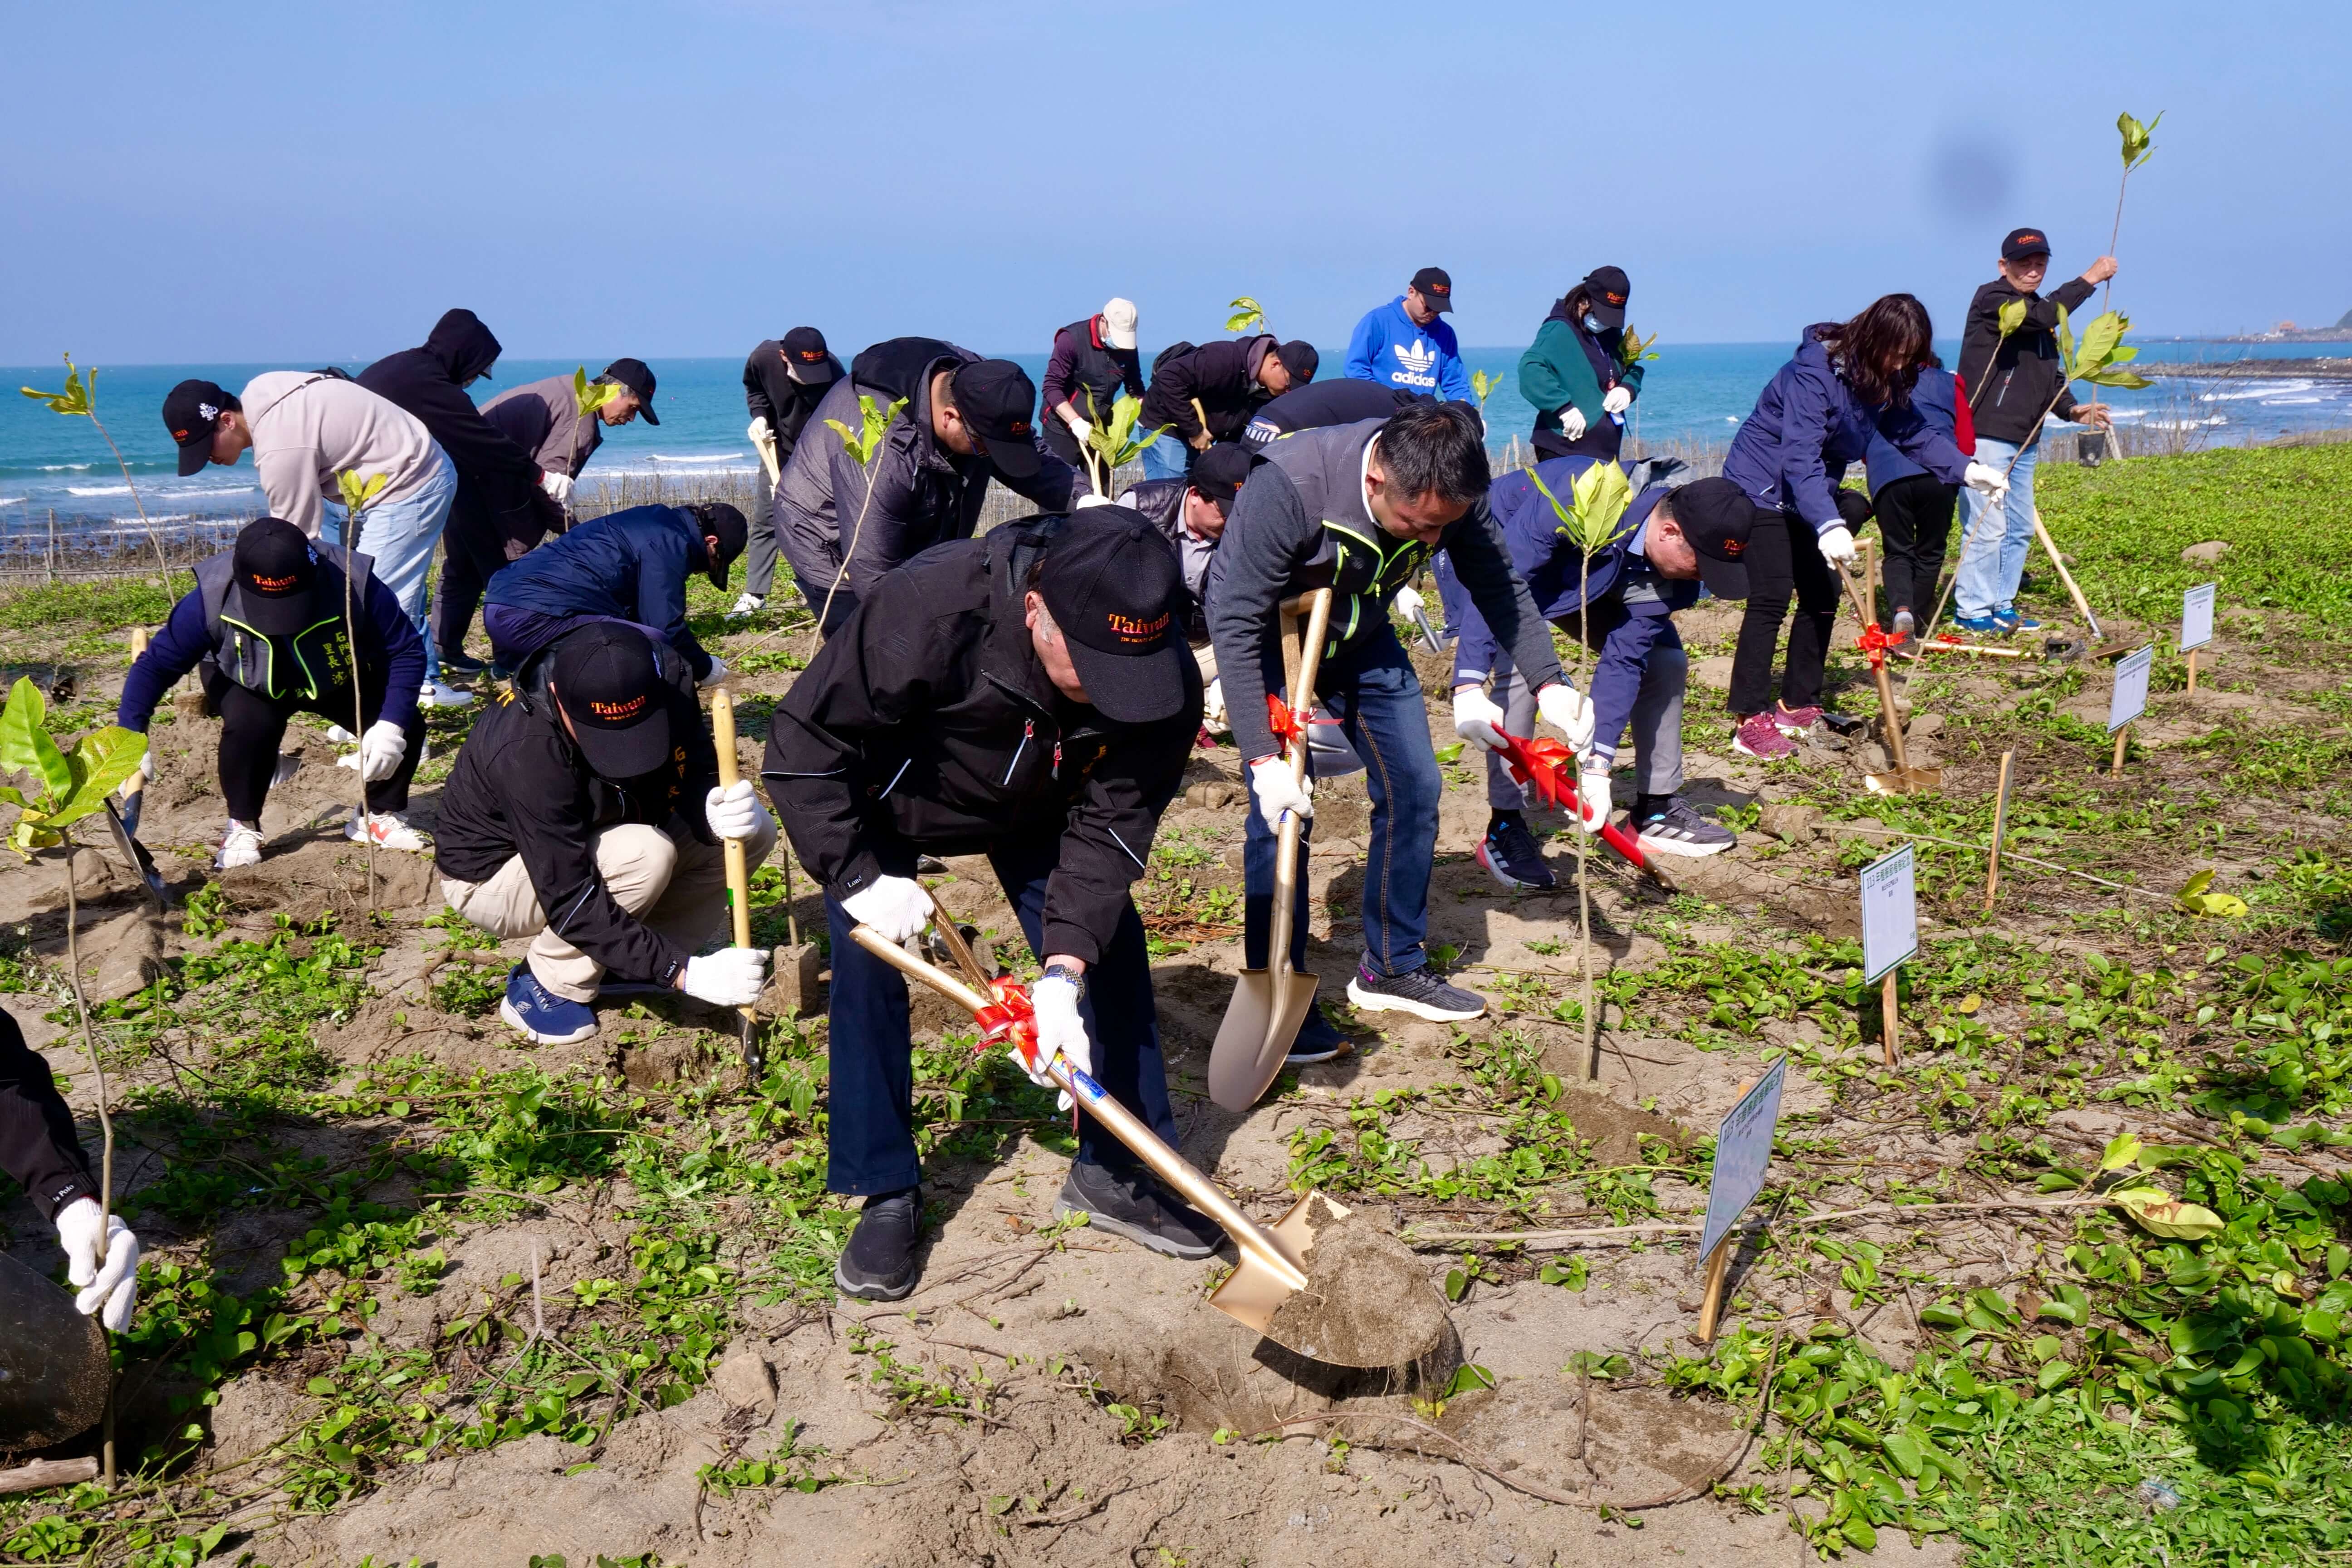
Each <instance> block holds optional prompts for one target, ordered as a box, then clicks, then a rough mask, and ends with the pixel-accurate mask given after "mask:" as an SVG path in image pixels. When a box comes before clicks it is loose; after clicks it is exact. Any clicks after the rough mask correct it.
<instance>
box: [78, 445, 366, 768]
mask: <svg viewBox="0 0 2352 1568" xmlns="http://www.w3.org/2000/svg"><path fill="white" fill-rule="evenodd" d="M130 493H131V487H130V486H129V485H68V486H67V487H66V494H68V495H69V496H127V495H129V494H130ZM352 809H353V810H354V811H356V810H358V809H359V808H358V807H357V806H354V807H352Z"/></svg>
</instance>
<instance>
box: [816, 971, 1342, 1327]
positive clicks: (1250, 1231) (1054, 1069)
mask: <svg viewBox="0 0 2352 1568" xmlns="http://www.w3.org/2000/svg"><path fill="white" fill-rule="evenodd" d="M849 937H850V940H851V941H852V942H856V944H857V945H858V946H860V947H862V948H864V949H865V950H866V952H870V953H872V954H873V955H874V956H875V957H877V958H878V959H880V960H881V961H882V962H883V963H887V964H888V965H889V966H890V967H891V968H893V969H895V970H897V971H898V973H901V974H904V975H906V976H907V977H908V978H909V979H912V980H919V981H921V982H922V983H923V984H926V985H928V986H929V987H930V988H931V989H932V990H934V991H937V992H939V993H940V994H941V995H943V996H946V997H948V998H950V1000H952V1001H956V1002H960V1003H961V1004H962V1005H964V1007H965V1008H966V1009H968V1010H969V1011H971V1012H973V1013H977V1012H979V1011H980V1010H981V1009H982V1007H986V1006H990V1005H993V1004H992V999H991V998H989V997H987V996H983V995H982V994H980V993H979V992H977V991H974V990H973V989H972V988H971V986H969V985H966V984H963V983H962V982H961V981H960V980H958V979H956V977H955V976H954V975H952V974H950V973H947V971H945V970H943V969H940V967H938V966H937V965H936V964H930V963H924V962H923V961H922V960H921V959H919V958H917V957H916V956H915V955H914V954H913V953H911V952H908V951H907V950H906V949H905V948H902V947H900V946H899V945H898V943H896V942H890V941H887V940H886V939H885V938H884V937H883V935H882V933H881V932H879V931H876V930H874V928H873V927H871V926H866V925H858V926H852V927H851V928H850V931H849ZM1045 1076H1046V1077H1047V1078H1049V1079H1053V1081H1054V1086H1055V1088H1056V1089H1060V1090H1062V1092H1063V1093H1065V1094H1066V1095H1068V1096H1069V1097H1070V1099H1071V1100H1074V1101H1076V1103H1077V1104H1079V1105H1082V1106H1084V1107H1086V1110H1087V1115H1089V1116H1091V1117H1093V1118H1094V1119H1095V1120H1096V1121H1099V1122H1100V1123H1102V1126H1103V1130H1104V1131H1107V1132H1108V1133H1109V1134H1110V1135H1111V1136H1112V1137H1114V1138H1116V1139H1118V1141H1119V1142H1121V1143H1123V1144H1125V1145H1127V1147H1128V1149H1129V1151H1130V1152H1133V1154H1134V1155H1135V1157H1136V1158H1137V1159H1139V1160H1140V1161H1142V1162H1143V1163H1144V1164H1145V1166H1146V1167H1148V1168H1149V1169H1150V1172H1151V1173H1152V1174H1153V1175H1155V1176H1157V1177H1159V1178H1160V1180H1161V1181H1163V1182H1165V1183H1167V1184H1169V1185H1170V1186H1171V1187H1173V1188H1174V1189H1175V1190H1176V1193H1177V1195H1178V1196H1180V1197H1181V1198H1182V1199H1183V1200H1184V1201H1185V1202H1186V1203H1188V1204H1191V1205H1192V1206H1193V1207H1194V1208H1196V1209H1199V1210H1200V1211H1201V1212H1202V1214H1204V1215H1208V1216H1209V1217H1210V1218H1211V1219H1213V1220H1214V1221H1216V1222H1217V1224H1218V1225H1219V1226H1221V1227H1223V1230H1224V1233H1225V1234H1226V1235H1227V1236H1230V1237H1233V1238H1234V1246H1236V1247H1241V1248H1243V1249H1244V1251H1246V1252H1247V1253H1248V1254H1249V1255H1250V1256H1251V1257H1252V1258H1255V1259H1256V1260H1257V1261H1258V1262H1259V1263H1261V1264H1263V1265H1265V1267H1266V1268H1270V1269H1272V1270H1273V1271H1274V1274H1275V1277H1276V1279H1281V1280H1283V1281H1284V1282H1285V1283H1286V1284H1288V1285H1289V1286H1290V1288H1291V1289H1294V1290H1296V1289H1304V1288H1305V1286H1306V1284H1307V1276H1306V1275H1304V1274H1302V1273H1301V1272H1299V1269H1298V1267H1297V1265H1296V1264H1294V1263H1292V1262H1291V1261H1290V1259H1288V1258H1285V1257H1284V1256H1283V1255H1282V1249H1281V1248H1280V1247H1276V1245H1275V1241H1274V1237H1271V1236H1268V1235H1267V1234H1266V1233H1265V1228H1264V1227H1263V1226H1260V1225H1259V1224H1258V1223H1257V1222H1256V1221H1255V1220H1254V1219H1252V1218H1250V1216H1249V1215H1245V1214H1244V1213H1242V1211H1241V1210H1240V1209H1239V1208H1238V1207H1236V1206H1235V1205H1234V1201H1233V1200H1232V1199H1231V1198H1229V1197H1227V1196H1225V1194H1223V1192H1221V1191H1219V1190H1218V1188H1217V1184H1215V1183H1213V1182H1212V1181H1210V1180H1209V1178H1208V1177H1206V1176H1204V1175H1202V1174H1201V1173H1200V1172H1199V1171H1197V1170H1195V1169H1193V1167H1192V1165H1191V1164H1190V1163H1188V1162H1187V1161H1186V1160H1185V1158H1184V1157H1183V1156H1182V1155H1181V1154H1179V1153H1178V1152H1176V1151H1175V1150H1173V1149H1171V1148H1170V1147H1169V1146H1168V1145H1167V1144H1166V1143H1164V1142H1161V1141H1160V1135H1159V1134H1158V1133H1156V1132H1154V1131H1151V1129H1150V1128H1149V1127H1147V1126H1145V1125H1144V1124H1143V1121H1142V1120H1141V1119H1140V1118H1139V1117H1138V1116H1137V1115H1136V1114H1135V1113H1134V1112H1133V1111H1131V1110H1128V1108H1127V1107H1125V1106H1124V1105H1121V1104H1120V1103H1119V1102H1118V1100H1113V1099H1112V1098H1111V1097H1110V1094H1109V1091H1108V1090H1107V1089H1104V1088H1103V1086H1102V1085H1100V1084H1098V1083H1097V1082H1096V1081H1095V1080H1094V1079H1092V1078H1090V1077H1088V1076H1087V1074H1085V1073H1080V1072H1073V1071H1071V1070H1070V1064H1069V1063H1068V1062H1066V1061H1064V1060H1063V1059H1062V1058H1061V1057H1060V1056H1059V1055H1058V1054H1057V1055H1056V1056H1055V1058H1054V1059H1053V1060H1052V1061H1051V1062H1048V1063H1047V1064H1046V1065H1045Z"/></svg>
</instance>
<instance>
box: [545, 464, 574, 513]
mask: <svg viewBox="0 0 2352 1568" xmlns="http://www.w3.org/2000/svg"><path fill="white" fill-rule="evenodd" d="M539 488H540V489H543V490H545V491H546V492H547V493H548V494H549V495H551V496H553V497H554V498H555V501H556V504H557V505H559V506H570V505H571V504H572V476H571V475H570V474H567V473H564V472H562V471H561V470H559V469H556V468H541V470H540V471H539Z"/></svg>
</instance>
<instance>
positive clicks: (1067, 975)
mask: <svg viewBox="0 0 2352 1568" xmlns="http://www.w3.org/2000/svg"><path fill="white" fill-rule="evenodd" d="M1037 978H1038V980H1039V981H1040V982H1041V983H1042V982H1045V981H1047V980H1066V981H1068V982H1069V983H1070V984H1072V985H1073V986H1075V987H1076V988H1077V995H1078V1000H1079V1001H1081V1002H1083V1001H1085V1000H1086V999H1087V977H1086V976H1085V975H1084V974H1082V973H1079V972H1078V971H1076V970H1075V969H1072V968H1071V967H1070V966H1069V965H1068V964H1066V963H1049V964H1047V965H1046V966H1045V973H1043V974H1041V975H1039V976H1037Z"/></svg>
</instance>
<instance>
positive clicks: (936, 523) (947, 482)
mask: <svg viewBox="0 0 2352 1568" xmlns="http://www.w3.org/2000/svg"><path fill="white" fill-rule="evenodd" d="M980 357H981V356H980V355H978V354H976V353H972V352H971V350H970V349H961V348H958V347H956V346H955V345H954V344H952V343H946V342H940V341H939V340H937V339H934V338H894V339H892V340H890V341H889V342H884V343H877V344H876V345H874V346H873V347H872V348H869V349H867V350H866V352H865V353H861V354H859V355H858V356H857V358H856V360H855V361H854V362H853V363H851V365H850V373H849V374H847V375H845V376H843V377H842V378H841V379H840V380H838V381H836V382H835V383H834V384H833V386H832V389H831V390H830V391H828V392H827V393H826V394H825V395H824V401H823V402H822V403H819V404H818V405H816V412H815V413H814V414H813V415H811V416H809V421H808V423H807V424H806V425H805V426H803V427H802V429H801V438H800V442H799V444H798V445H797V446H795V447H793V455H792V458H791V460H790V461H789V462H787V463H786V464H785V465H784V471H783V473H782V475H781V476H780V477H779V478H778V479H777V482H776V523H777V527H776V537H777V540H778V542H780V543H781V544H782V546H783V552H784V559H785V560H786V561H788V562H790V563H792V568H793V576H795V577H797V578H799V579H800V583H801V589H802V591H803V593H806V594H809V595H813V596H814V598H815V599H816V600H817V601H818V602H820V603H822V602H823V600H824V597H825V595H827V594H828V593H829V592H830V591H831V589H832V587H833V584H834V581H835V578H836V577H838V576H840V574H841V567H842V562H843V559H844V557H845V556H846V557H847V559H848V563H849V574H848V576H847V577H846V578H845V579H843V580H842V590H843V592H845V593H847V594H849V595H852V596H853V597H855V598H856V599H858V600H860V601H863V600H864V599H866V597H867V596H868V595H870V594H871V593H872V592H873V589H874V584H875V582H876V580H877V579H878V578H879V577H880V576H881V575H882V574H884V573H885V572H887V571H889V570H890V569H891V568H892V567H894V566H897V565H898V564H900V563H903V562H905V561H908V560H910V559H911V558H913V557H914V556H916V555H919V554H920V553H921V552H924V551H926V550H928V549H929V548H930V547H931V546H932V545H934V544H938V543H940V542H943V541H945V540H950V539H969V538H971V534H972V530H973V529H974V528H975V527H976V526H978V524H979V521H980V508H981V502H982V500H985V499H986V498H987V495H988V481H989V480H990V479H992V478H995V479H997V481H998V482H999V483H1000V484H1003V485H1005V486H1007V487H1008V488H1009V489H1013V490H1015V491H1017V492H1019V493H1020V494H1021V495H1023V496H1024V497H1026V498H1027V499H1028V500H1031V501H1033V502H1034V503H1035V504H1036V505H1037V506H1038V507H1039V508H1040V509H1042V510H1045V511H1055V512H1058V511H1066V510H1069V506H1070V502H1071V500H1072V497H1073V496H1074V495H1076V494H1079V493H1083V485H1082V481H1080V480H1079V479H1078V476H1077V471H1076V469H1074V468H1071V467H1070V466H1069V465H1068V464H1067V463H1065V462H1063V461H1062V460H1061V459H1060V458H1056V457H1055V456H1054V455H1053V454H1052V453H1050V452H1043V451H1041V452H1040V457H1041V458H1042V466H1041V467H1040V468H1038V470H1037V474H1036V476H1035V477H1034V479H1026V480H1024V481H1022V482H1021V483H1018V484H1014V483H1013V481H1011V480H1009V479H1003V478H1002V477H1001V476H998V475H997V474H996V471H995V469H994V468H992V466H991V465H990V463H989V461H988V459H987V458H982V457H965V456H962V455H961V454H958V453H955V452H950V451H949V450H948V449H947V448H946V447H942V446H940V444H939V442H938V441H937V440H936V439H935V438H934V437H933V436H932V434H931V376H932V374H933V373H934V372H936V371H938V370H940V369H944V368H950V367H952V366H954V365H958V364H969V363H972V362H973V361H975V360H977V359H979V358H980ZM860 393H864V394H865V395H867V396H869V397H871V398H873V399H874V401H875V402H876V404H877V405H879V406H882V407H885V408H887V407H888V406H889V405H890V404H891V403H892V402H894V401H896V400H897V399H898V398H900V397H904V398H905V399H906V400H907V406H906V408H905V409H904V410H902V411H901V412H900V414H899V416H898V418H896V419H894V420H892V421H891V422H890V429H889V433H888V434H887V436H885V437H883V441H882V445H881V447H879V448H877V450H876V452H875V454H874V461H873V464H872V466H871V467H870V468H859V467H858V465H857V459H856V458H854V457H852V456H851V455H850V454H849V451H848V449H847V448H846V447H844V446H843V444H842V439H841V432H840V431H838V430H836V429H835V428H834V427H833V425H832V423H831V421H834V420H839V421H840V422H841V423H842V424H843V425H845V426H848V427H849V428H850V429H852V430H858V429H862V428H863V427H864V426H863V423H862V416H861V414H860V413H859V410H858V405H857V398H858V395H859V394H860ZM1033 439H1034V437H1033Z"/></svg>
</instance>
